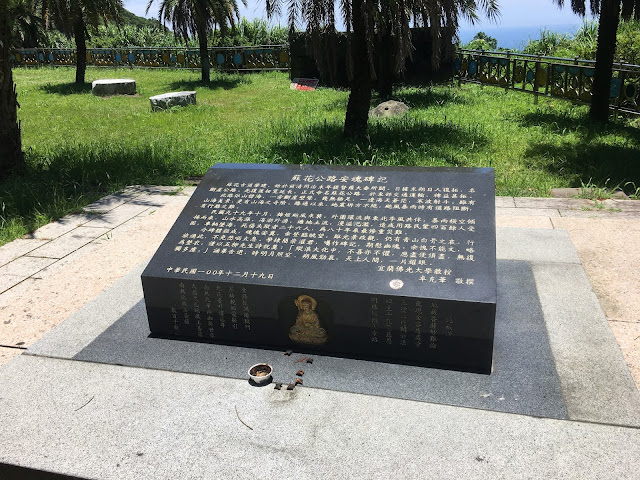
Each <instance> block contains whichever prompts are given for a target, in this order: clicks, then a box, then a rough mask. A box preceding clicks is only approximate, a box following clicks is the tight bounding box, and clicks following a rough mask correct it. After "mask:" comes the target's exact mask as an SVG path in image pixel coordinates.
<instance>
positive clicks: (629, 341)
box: [0, 186, 640, 387]
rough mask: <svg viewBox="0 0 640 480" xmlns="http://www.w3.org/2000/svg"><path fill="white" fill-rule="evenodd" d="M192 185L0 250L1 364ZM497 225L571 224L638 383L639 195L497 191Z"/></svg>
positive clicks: (145, 241)
mask: <svg viewBox="0 0 640 480" xmlns="http://www.w3.org/2000/svg"><path fill="white" fill-rule="evenodd" d="M193 190H194V188H193V187H188V188H185V189H179V188H176V187H140V186H133V187H129V188H127V189H125V190H122V191H121V192H118V193H116V194H113V195H109V196H107V197H104V198H103V199H101V200H99V201H98V202H96V203H94V204H92V205H89V206H88V207H86V208H85V211H84V213H82V214H78V215H69V216H67V217H64V218H62V219H60V220H58V221H56V222H53V223H51V224H49V225H46V226H44V227H42V228H40V229H38V230H36V231H35V232H34V233H33V234H31V235H29V236H27V237H25V238H23V239H19V240H15V241H14V242H11V243H10V244H7V245H5V246H3V247H0V319H1V323H0V365H2V364H3V363H6V362H7V361H8V360H9V359H10V358H12V357H14V356H16V355H19V354H20V353H21V352H22V350H23V349H25V348H27V347H28V346H30V345H32V344H33V343H35V342H36V341H37V340H38V339H40V338H41V337H42V336H44V334H46V333H47V332H48V331H49V330H51V329H52V328H53V327H55V326H56V325H58V324H59V323H60V322H62V321H63V320H65V319H66V318H67V317H68V316H70V315H71V314H72V313H74V312H76V311H77V310H79V309H80V308H81V307H82V306H83V305H85V304H86V303H87V302H88V301H89V300H91V299H93V298H94V297H96V296H97V295H98V294H100V293H101V292H102V291H104V290H105V289H106V288H108V287H109V286H111V285H113V283H114V282H115V281H116V280H118V279H119V278H121V277H123V276H124V275H125V274H126V273H128V272H129V271H130V270H131V268H132V267H134V266H135V265H138V264H140V263H142V262H144V261H146V260H148V259H149V258H150V257H151V255H152V254H153V253H154V252H155V250H156V249H157V247H158V245H159V244H160V242H161V241H162V239H163V238H164V235H165V234H166V232H167V231H168V229H169V228H170V226H171V225H172V224H173V222H174V221H175V219H176V218H177V216H178V214H179V213H180V211H181V210H182V208H183V207H184V205H185V203H186V201H187V200H188V198H189V196H190V195H191V193H192V192H193ZM496 223H497V225H498V226H505V227H516V228H546V229H565V230H567V231H568V233H569V235H570V237H571V239H572V241H573V243H574V245H575V247H576V250H577V251H578V254H579V256H580V260H581V261H582V263H583V265H584V269H585V271H586V273H587V275H588V276H589V279H590V281H591V284H592V286H593V289H594V291H595V293H596V295H597V296H598V299H599V300H600V304H601V306H602V309H603V311H604V313H605V315H606V317H607V319H608V321H609V325H610V327H611V329H612V331H613V333H614V335H615V337H616V340H617V341H618V344H619V345H620V347H621V350H622V353H623V355H624V357H625V360H626V362H627V365H628V366H629V368H630V370H631V373H632V375H633V377H634V379H635V382H636V385H638V386H639V387H640V242H639V241H638V238H640V202H637V201H632V200H606V201H604V202H593V201H591V200H581V199H547V198H513V197H497V198H496ZM523 248H526V245H523Z"/></svg>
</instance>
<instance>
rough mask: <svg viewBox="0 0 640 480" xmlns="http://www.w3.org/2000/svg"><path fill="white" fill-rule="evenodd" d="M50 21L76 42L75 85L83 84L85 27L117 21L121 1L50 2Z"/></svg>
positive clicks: (85, 57) (85, 62)
mask: <svg viewBox="0 0 640 480" xmlns="http://www.w3.org/2000/svg"><path fill="white" fill-rule="evenodd" d="M50 4H51V5H50V7H49V8H50V9H51V20H52V21H53V24H54V25H55V26H56V27H57V28H58V29H60V30H61V31H62V32H63V33H64V34H65V35H67V37H69V38H71V37H72V36H73V37H74V39H75V42H76V56H77V59H76V83H79V84H83V83H84V78H85V72H86V70H87V38H88V36H89V32H88V31H87V25H91V26H93V27H95V28H97V27H98V25H99V24H100V23H101V22H104V23H107V21H108V20H109V19H115V20H116V21H118V17H119V15H120V11H121V10H122V8H123V7H122V0H50Z"/></svg>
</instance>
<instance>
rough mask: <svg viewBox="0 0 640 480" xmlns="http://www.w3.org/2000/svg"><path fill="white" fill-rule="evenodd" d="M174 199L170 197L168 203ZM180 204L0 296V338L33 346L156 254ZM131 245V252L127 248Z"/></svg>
mask: <svg viewBox="0 0 640 480" xmlns="http://www.w3.org/2000/svg"><path fill="white" fill-rule="evenodd" d="M174 198H175V197H174ZM187 198H188V197H185V198H183V199H182V202H183V203H182V204H180V203H175V204H168V205H166V206H164V207H162V208H160V209H159V210H158V212H157V213H156V214H154V215H148V216H147V217H144V218H143V217H135V218H136V219H137V221H135V222H134V221H133V220H130V221H128V222H126V223H125V224H123V225H121V226H119V227H118V228H116V229H114V230H112V233H110V239H109V240H105V241H104V242H99V243H98V242H97V241H94V242H91V243H89V244H88V245H86V246H84V247H82V248H81V249H80V250H76V251H75V252H74V253H72V254H70V255H69V256H67V257H65V258H63V259H62V260H58V261H57V262H56V263H54V264H52V265H51V266H50V267H47V268H46V269H44V270H41V271H40V272H38V273H37V274H35V277H42V278H41V279H35V278H34V277H31V278H29V279H27V280H25V281H24V282H22V283H20V284H18V285H16V286H15V287H13V288H12V289H10V290H8V291H6V292H5V293H3V294H2V295H0V318H2V319H3V320H10V321H11V323H10V324H9V325H4V324H2V323H1V322H0V336H2V337H3V338H8V339H11V340H12V344H13V343H15V342H19V341H24V342H25V344H26V345H31V344H33V343H34V342H35V341H36V340H38V339H39V338H41V337H42V336H43V335H44V334H45V333H47V332H49V331H50V330H51V329H52V328H53V327H54V326H56V325H58V324H59V323H60V322H62V321H63V320H65V319H66V318H68V317H69V316H70V315H72V314H73V313H74V312H76V311H77V310H79V309H80V308H81V307H82V306H83V305H85V304H86V303H88V302H89V301H90V300H92V299H93V298H95V297H96V296H97V295H99V294H100V293H101V292H102V291H104V290H105V289H106V288H108V287H110V286H111V285H112V284H113V283H114V282H115V281H117V280H118V279H119V278H121V277H122V276H124V275H125V274H127V273H128V272H130V271H131V269H132V265H138V264H140V263H141V262H143V261H147V260H148V259H149V258H150V257H151V255H152V254H153V253H154V252H155V251H156V249H157V248H158V245H159V244H160V242H161V241H162V239H163V238H164V235H165V233H166V232H167V231H168V229H169V228H170V227H171V225H172V224H173V222H174V221H175V219H176V217H177V216H178V214H179V213H180V211H181V209H182V207H183V206H184V202H186V200H187ZM132 245H135V248H132Z"/></svg>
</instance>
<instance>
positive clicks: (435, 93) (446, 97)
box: [393, 88, 467, 108]
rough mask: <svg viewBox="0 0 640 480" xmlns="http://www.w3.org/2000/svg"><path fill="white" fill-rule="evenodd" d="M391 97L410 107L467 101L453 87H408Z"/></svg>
mask: <svg viewBox="0 0 640 480" xmlns="http://www.w3.org/2000/svg"><path fill="white" fill-rule="evenodd" d="M393 98H394V99H397V100H399V101H401V102H403V103H405V104H407V106H409V107H411V108H428V107H433V106H438V107H443V106H445V105H447V104H456V105H462V104H465V103H467V100H466V99H465V98H464V97H463V96H462V95H460V94H459V93H458V92H457V91H456V90H455V89H453V88H450V89H447V90H433V89H431V88H427V89H426V90H425V89H417V88H408V89H406V90H404V89H403V90H400V91H399V92H398V93H397V94H395V95H394V96H393Z"/></svg>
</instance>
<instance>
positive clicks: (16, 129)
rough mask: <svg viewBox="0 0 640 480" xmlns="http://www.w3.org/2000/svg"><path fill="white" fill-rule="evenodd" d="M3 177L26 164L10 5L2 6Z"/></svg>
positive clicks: (0, 122) (0, 96)
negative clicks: (13, 67)
mask: <svg viewBox="0 0 640 480" xmlns="http://www.w3.org/2000/svg"><path fill="white" fill-rule="evenodd" d="M0 42H1V43H2V47H1V48H0V50H1V51H0V178H5V177H6V176H7V175H9V173H10V172H11V171H13V170H15V169H16V168H18V167H22V166H23V165H24V156H23V154H22V147H21V141H20V123H19V122H18V106H19V105H18V99H17V95H16V87H15V85H14V83H13V74H12V72H11V56H10V47H11V31H10V30H9V12H8V9H7V3H6V2H3V3H2V5H1V6H0Z"/></svg>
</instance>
